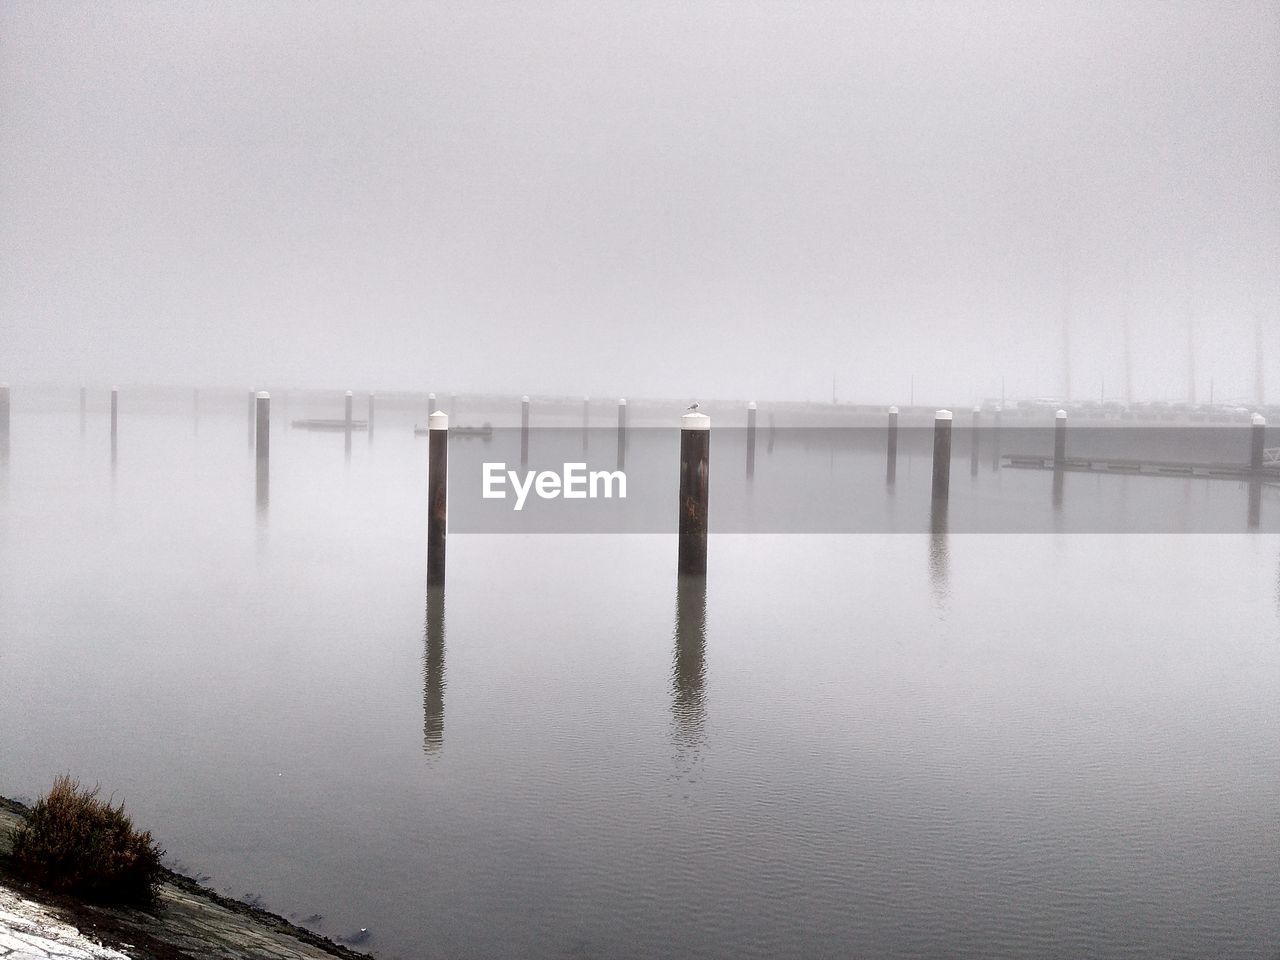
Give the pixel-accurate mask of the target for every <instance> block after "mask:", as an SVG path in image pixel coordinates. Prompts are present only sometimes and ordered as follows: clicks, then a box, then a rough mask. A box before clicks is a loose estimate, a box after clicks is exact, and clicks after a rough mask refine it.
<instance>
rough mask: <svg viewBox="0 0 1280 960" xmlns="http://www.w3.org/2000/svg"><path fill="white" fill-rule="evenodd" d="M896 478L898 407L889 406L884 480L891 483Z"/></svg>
mask: <svg viewBox="0 0 1280 960" xmlns="http://www.w3.org/2000/svg"><path fill="white" fill-rule="evenodd" d="M897 479H898V408H897V407H890V408H889V449H888V456H887V458H886V460H885V467H884V482H885V483H887V484H893V483H895V482H896V481H897Z"/></svg>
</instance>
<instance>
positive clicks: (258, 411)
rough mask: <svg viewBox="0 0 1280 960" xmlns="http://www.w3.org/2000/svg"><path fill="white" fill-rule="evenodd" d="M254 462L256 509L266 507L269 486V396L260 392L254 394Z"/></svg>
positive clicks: (262, 391) (263, 391) (264, 392)
mask: <svg viewBox="0 0 1280 960" xmlns="http://www.w3.org/2000/svg"><path fill="white" fill-rule="evenodd" d="M254 405H255V411H254V451H255V456H254V462H255V466H256V474H255V484H254V488H255V490H256V493H257V501H258V508H259V509H260V510H261V509H265V508H266V506H267V499H268V491H269V489H270V485H271V394H269V393H267V392H266V391H265V390H261V391H259V392H258V393H256V394H254Z"/></svg>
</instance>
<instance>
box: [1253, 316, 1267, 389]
mask: <svg viewBox="0 0 1280 960" xmlns="http://www.w3.org/2000/svg"><path fill="white" fill-rule="evenodd" d="M1253 364H1254V366H1253V380H1254V385H1253V389H1254V393H1255V394H1257V397H1258V406H1262V405H1263V404H1265V403H1266V402H1267V384H1266V379H1265V377H1264V376H1263V373H1262V317H1261V316H1260V315H1259V316H1257V317H1255V318H1254V321H1253Z"/></svg>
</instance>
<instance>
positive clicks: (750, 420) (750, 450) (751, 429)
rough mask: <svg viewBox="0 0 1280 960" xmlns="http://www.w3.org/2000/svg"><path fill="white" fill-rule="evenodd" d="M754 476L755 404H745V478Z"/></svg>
mask: <svg viewBox="0 0 1280 960" xmlns="http://www.w3.org/2000/svg"><path fill="white" fill-rule="evenodd" d="M755 475H756V402H755V401H754V400H752V401H751V402H750V403H748V404H747V477H748V479H749V478H751V477H754V476H755Z"/></svg>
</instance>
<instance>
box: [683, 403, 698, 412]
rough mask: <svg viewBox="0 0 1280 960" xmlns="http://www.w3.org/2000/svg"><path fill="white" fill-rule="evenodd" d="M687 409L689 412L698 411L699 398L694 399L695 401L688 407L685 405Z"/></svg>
mask: <svg viewBox="0 0 1280 960" xmlns="http://www.w3.org/2000/svg"><path fill="white" fill-rule="evenodd" d="M685 410H687V411H688V412H689V413H697V412H698V401H697V400H695V401H693V403H691V404H689V405H688V406H687V407H685Z"/></svg>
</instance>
